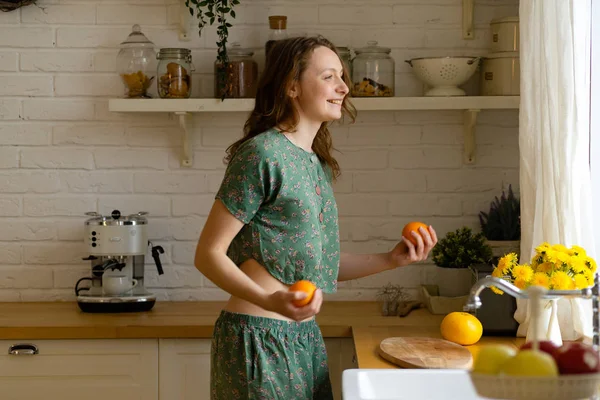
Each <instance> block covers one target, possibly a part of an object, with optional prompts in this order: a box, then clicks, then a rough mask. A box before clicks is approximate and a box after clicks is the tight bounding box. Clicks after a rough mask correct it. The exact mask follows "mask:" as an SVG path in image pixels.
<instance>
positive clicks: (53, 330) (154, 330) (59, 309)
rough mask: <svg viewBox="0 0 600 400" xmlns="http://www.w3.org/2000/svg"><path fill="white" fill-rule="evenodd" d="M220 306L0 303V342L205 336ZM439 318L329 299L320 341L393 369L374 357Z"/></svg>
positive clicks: (430, 332)
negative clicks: (97, 308) (117, 308)
mask: <svg viewBox="0 0 600 400" xmlns="http://www.w3.org/2000/svg"><path fill="white" fill-rule="evenodd" d="M224 304H225V303H224V302H158V303H156V305H155V306H154V308H153V309H152V310H151V311H148V312H140V313H119V314H90V313H84V312H82V311H80V310H79V307H78V306H77V303H74V302H39V303H33V302H32V303H0V339H114V338H210V337H212V332H213V326H214V323H215V321H216V319H217V317H218V315H219V312H220V311H221V309H222V308H223V306H224ZM442 318H443V316H442V315H432V314H430V313H429V312H428V311H427V309H425V308H421V309H418V310H414V311H413V312H411V313H410V314H409V315H408V316H407V317H404V318H400V317H383V316H381V313H380V305H379V304H378V303H377V302H346V301H344V302H342V301H330V302H327V303H324V304H323V307H322V308H321V312H320V313H319V315H318V316H317V322H318V323H319V325H320V327H321V331H322V333H323V336H324V337H328V338H340V337H348V338H350V337H353V338H354V345H355V349H356V353H357V358H358V365H359V367H360V368H397V367H396V366H395V365H393V364H391V363H389V362H388V361H386V360H384V359H383V358H381V357H380V356H379V355H378V354H377V348H378V347H379V343H380V342H381V341H382V340H383V339H385V338H388V337H394V336H427V337H434V338H439V337H441V336H440V332H439V326H440V323H441V321H442ZM492 342H496V343H508V344H511V345H514V346H518V345H520V344H521V343H523V342H524V339H523V338H490V337H484V338H482V340H481V341H480V342H479V343H478V344H476V345H473V346H468V349H469V350H470V351H471V352H472V353H473V354H475V353H476V352H477V351H478V349H479V348H480V345H481V344H485V343H492Z"/></svg>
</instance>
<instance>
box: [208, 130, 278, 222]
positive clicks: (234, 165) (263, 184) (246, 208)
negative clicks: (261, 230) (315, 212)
mask: <svg viewBox="0 0 600 400" xmlns="http://www.w3.org/2000/svg"><path fill="white" fill-rule="evenodd" d="M268 182H269V168H268V161H267V159H266V155H265V154H264V150H263V149H261V148H260V147H259V146H257V145H256V144H255V143H251V142H246V143H243V144H242V145H241V146H240V147H239V148H238V150H237V151H236V153H235V154H234V155H233V157H232V158H231V160H230V161H229V164H228V165H227V169H226V170H225V176H224V177H223V182H222V183H221V187H220V188H219V190H218V192H217V195H216V196H215V198H216V199H219V200H221V202H223V204H224V205H225V207H227V209H228V210H229V212H231V214H232V215H233V216H234V217H236V218H237V219H239V220H240V221H242V222H243V223H245V224H247V223H249V222H250V221H251V220H252V218H254V216H255V215H256V213H257V211H258V209H259V208H260V206H261V204H262V203H263V202H264V200H265V198H266V197H267V193H266V188H267V187H268Z"/></svg>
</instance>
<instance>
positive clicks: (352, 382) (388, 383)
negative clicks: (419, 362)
mask: <svg viewBox="0 0 600 400" xmlns="http://www.w3.org/2000/svg"><path fill="white" fill-rule="evenodd" d="M342 398H343V400H479V399H481V400H484V398H483V397H479V396H477V392H476V391H475V388H474V387H473V384H472V383H471V379H470V378H469V373H468V371H465V370H458V369H347V370H345V371H344V373H343V375H342Z"/></svg>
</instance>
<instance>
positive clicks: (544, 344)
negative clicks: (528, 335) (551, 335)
mask: <svg viewBox="0 0 600 400" xmlns="http://www.w3.org/2000/svg"><path fill="white" fill-rule="evenodd" d="M538 344H539V347H540V351H543V352H544V353H548V354H550V355H551V356H552V357H554V352H555V351H556V350H558V349H559V348H560V346H558V345H557V344H556V343H554V342H551V341H550V340H541V341H539V342H538ZM531 348H533V342H527V343H525V344H523V345H522V346H521V347H520V348H519V350H527V349H531Z"/></svg>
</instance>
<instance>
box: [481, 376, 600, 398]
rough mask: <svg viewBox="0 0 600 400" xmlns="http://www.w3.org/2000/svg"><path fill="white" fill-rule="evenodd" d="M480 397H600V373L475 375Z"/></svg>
mask: <svg viewBox="0 0 600 400" xmlns="http://www.w3.org/2000/svg"><path fill="white" fill-rule="evenodd" d="M469 375H470V377H471V382H473V386H475V390H476V391H477V394H478V395H479V396H481V397H486V398H490V399H505V400H580V399H588V398H590V397H593V396H594V395H596V394H597V393H598V387H599V386H600V373H596V374H580V375H560V376H556V377H531V376H507V375H488V374H479V373H474V372H471V373H470V374H469Z"/></svg>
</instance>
